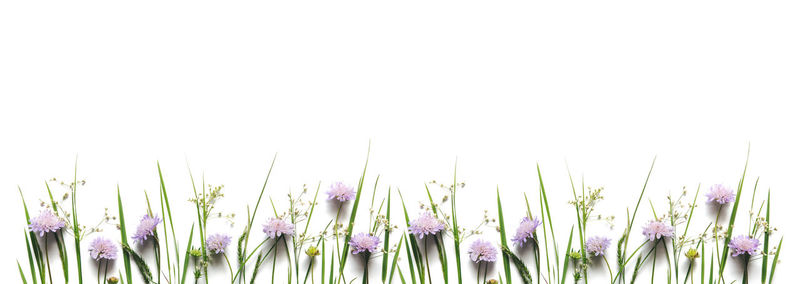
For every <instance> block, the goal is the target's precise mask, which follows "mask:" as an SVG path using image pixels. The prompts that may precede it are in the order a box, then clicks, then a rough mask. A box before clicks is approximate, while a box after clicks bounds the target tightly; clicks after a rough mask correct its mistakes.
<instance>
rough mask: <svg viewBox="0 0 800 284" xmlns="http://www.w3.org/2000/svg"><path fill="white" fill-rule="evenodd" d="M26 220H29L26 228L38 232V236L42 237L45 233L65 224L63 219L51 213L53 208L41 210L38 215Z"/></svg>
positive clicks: (56, 229) (54, 230) (58, 228)
mask: <svg viewBox="0 0 800 284" xmlns="http://www.w3.org/2000/svg"><path fill="white" fill-rule="evenodd" d="M28 222H30V224H29V225H28V230H30V231H31V232H34V233H37V234H39V236H40V237H44V234H45V233H50V232H53V233H55V232H56V231H58V230H60V229H61V228H63V227H64V226H65V225H66V223H65V222H64V220H62V219H61V218H58V216H56V215H55V214H53V210H42V212H41V213H39V216H36V217H33V218H31V219H30V220H28Z"/></svg>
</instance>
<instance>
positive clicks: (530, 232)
mask: <svg viewBox="0 0 800 284" xmlns="http://www.w3.org/2000/svg"><path fill="white" fill-rule="evenodd" d="M541 224H542V221H539V218H538V217H533V219H530V218H528V217H525V218H522V222H520V224H519V227H518V228H517V233H516V234H514V237H512V238H511V241H512V242H514V243H515V244H516V245H517V246H523V245H525V242H527V241H528V239H533V238H534V234H536V228H538V227H539V225H541Z"/></svg>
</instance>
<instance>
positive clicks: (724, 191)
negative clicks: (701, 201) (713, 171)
mask: <svg viewBox="0 0 800 284" xmlns="http://www.w3.org/2000/svg"><path fill="white" fill-rule="evenodd" d="M706 197H708V201H707V202H709V203H711V202H716V203H719V204H720V205H722V204H727V203H730V202H732V201H733V200H734V199H736V193H735V192H733V190H732V189H729V188H727V187H725V186H724V185H721V184H715V185H712V186H711V189H709V190H708V193H706Z"/></svg>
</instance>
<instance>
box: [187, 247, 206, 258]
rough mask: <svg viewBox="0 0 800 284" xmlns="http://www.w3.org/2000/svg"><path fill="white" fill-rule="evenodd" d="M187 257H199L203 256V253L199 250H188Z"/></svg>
mask: <svg viewBox="0 0 800 284" xmlns="http://www.w3.org/2000/svg"><path fill="white" fill-rule="evenodd" d="M189 255H191V256H194V257H200V256H201V255H203V252H201V251H200V250H199V249H196V248H193V249H190V250H189Z"/></svg>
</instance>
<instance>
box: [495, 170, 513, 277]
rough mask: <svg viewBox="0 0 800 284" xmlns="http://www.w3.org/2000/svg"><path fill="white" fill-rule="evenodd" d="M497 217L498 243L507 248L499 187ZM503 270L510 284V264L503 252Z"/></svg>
mask: <svg viewBox="0 0 800 284" xmlns="http://www.w3.org/2000/svg"><path fill="white" fill-rule="evenodd" d="M497 218H498V221H499V222H500V243H501V244H502V247H503V249H506V250H508V244H507V241H506V227H505V222H504V221H503V205H502V203H501V202H500V187H499V186H498V188H497ZM503 270H504V271H505V273H506V279H507V280H508V283H509V284H511V266H510V264H509V263H508V254H506V253H503Z"/></svg>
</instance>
